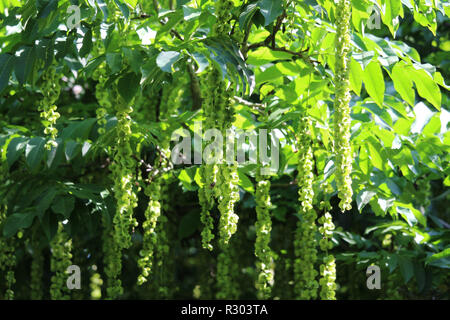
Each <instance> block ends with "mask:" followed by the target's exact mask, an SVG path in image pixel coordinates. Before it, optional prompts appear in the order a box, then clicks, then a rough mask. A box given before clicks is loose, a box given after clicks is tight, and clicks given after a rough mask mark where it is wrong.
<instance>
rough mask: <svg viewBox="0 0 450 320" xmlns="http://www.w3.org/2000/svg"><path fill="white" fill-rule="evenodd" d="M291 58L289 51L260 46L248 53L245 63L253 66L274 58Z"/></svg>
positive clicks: (271, 60)
mask: <svg viewBox="0 0 450 320" xmlns="http://www.w3.org/2000/svg"><path fill="white" fill-rule="evenodd" d="M291 58H292V54H290V53H287V52H282V51H274V50H271V49H270V48H267V47H260V48H258V49H256V50H254V51H251V52H249V53H248V58H247V63H248V64H252V65H254V66H262V65H264V64H267V63H269V62H273V61H274V60H290V59H291Z"/></svg>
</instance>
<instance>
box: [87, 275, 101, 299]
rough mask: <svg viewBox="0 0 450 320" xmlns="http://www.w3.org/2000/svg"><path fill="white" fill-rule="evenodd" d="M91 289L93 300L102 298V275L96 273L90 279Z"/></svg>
mask: <svg viewBox="0 0 450 320" xmlns="http://www.w3.org/2000/svg"><path fill="white" fill-rule="evenodd" d="M89 281H90V283H89V287H90V289H91V293H90V294H91V299H92V300H98V299H100V298H101V297H102V289H101V288H102V285H103V279H102V278H101V275H100V273H98V272H94V273H93V274H92V275H91V277H90V279H89Z"/></svg>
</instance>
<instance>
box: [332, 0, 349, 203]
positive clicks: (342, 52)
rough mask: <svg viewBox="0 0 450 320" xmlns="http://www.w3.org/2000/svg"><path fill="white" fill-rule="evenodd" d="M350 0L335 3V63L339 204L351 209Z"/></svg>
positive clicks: (336, 153) (335, 117)
mask: <svg viewBox="0 0 450 320" xmlns="http://www.w3.org/2000/svg"><path fill="white" fill-rule="evenodd" d="M350 10H351V7H350V0H338V2H337V5H336V37H335V67H334V69H335V70H334V84H335V98H334V152H335V156H336V163H335V165H336V185H337V189H338V197H339V199H341V201H340V203H339V207H340V208H341V210H342V211H346V210H350V209H351V202H352V194H353V191H352V179H351V173H352V161H353V158H352V149H351V145H350V124H351V119H350V106H349V104H350V99H351V94H350V60H349V52H350V21H351V12H350Z"/></svg>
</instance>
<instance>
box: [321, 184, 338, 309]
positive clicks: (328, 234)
mask: <svg viewBox="0 0 450 320" xmlns="http://www.w3.org/2000/svg"><path fill="white" fill-rule="evenodd" d="M324 190H327V187H325V188H324ZM320 209H321V210H324V211H325V214H324V215H323V216H322V217H320V218H319V223H320V224H321V226H320V227H319V232H320V234H321V235H322V239H321V240H320V241H319V245H320V249H321V250H322V251H324V252H325V256H324V258H323V261H322V262H323V264H322V265H321V266H320V275H321V278H320V280H319V284H320V287H321V289H320V298H321V299H322V300H336V293H335V292H336V263H335V260H334V257H333V255H331V254H329V253H328V250H330V249H332V248H333V243H332V242H331V238H332V236H333V230H334V224H333V217H332V216H331V214H330V213H329V210H331V205H330V202H329V201H322V202H321V203H320Z"/></svg>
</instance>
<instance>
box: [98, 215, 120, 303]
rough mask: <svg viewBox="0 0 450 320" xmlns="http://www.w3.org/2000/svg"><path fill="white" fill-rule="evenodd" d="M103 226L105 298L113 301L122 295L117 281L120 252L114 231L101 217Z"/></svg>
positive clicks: (104, 218) (118, 280)
mask: <svg viewBox="0 0 450 320" xmlns="http://www.w3.org/2000/svg"><path fill="white" fill-rule="evenodd" d="M102 224H103V239H102V240H103V241H102V244H103V265H104V267H103V268H104V273H105V275H106V298H107V299H109V300H114V299H117V298H119V297H120V296H121V295H122V294H123V288H122V281H121V280H120V279H119V277H120V273H121V271H122V250H121V249H120V248H119V246H118V244H117V242H116V241H115V238H114V229H113V227H112V226H110V224H109V223H108V221H107V219H106V217H105V215H102Z"/></svg>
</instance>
